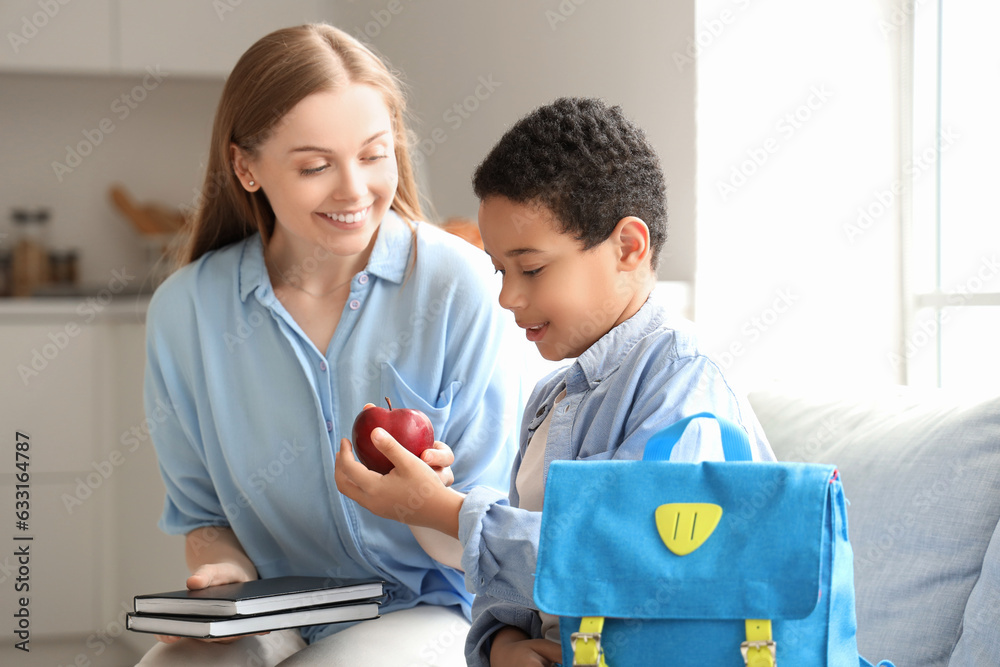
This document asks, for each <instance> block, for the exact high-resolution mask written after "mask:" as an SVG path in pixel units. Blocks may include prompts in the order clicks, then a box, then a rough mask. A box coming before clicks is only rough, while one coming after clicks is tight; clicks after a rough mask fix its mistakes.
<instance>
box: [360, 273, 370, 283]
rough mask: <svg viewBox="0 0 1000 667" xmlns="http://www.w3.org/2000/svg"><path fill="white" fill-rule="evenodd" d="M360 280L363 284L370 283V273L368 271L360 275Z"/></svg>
mask: <svg viewBox="0 0 1000 667" xmlns="http://www.w3.org/2000/svg"><path fill="white" fill-rule="evenodd" d="M358 282H359V283H361V284H362V285H367V284H368V274H367V273H362V274H361V275H360V276H358Z"/></svg>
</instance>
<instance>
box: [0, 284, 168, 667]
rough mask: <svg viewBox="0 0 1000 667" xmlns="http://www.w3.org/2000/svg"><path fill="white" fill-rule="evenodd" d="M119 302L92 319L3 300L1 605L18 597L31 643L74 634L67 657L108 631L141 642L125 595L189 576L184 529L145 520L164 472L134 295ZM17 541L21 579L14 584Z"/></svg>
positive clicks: (105, 642) (8, 606)
mask: <svg viewBox="0 0 1000 667" xmlns="http://www.w3.org/2000/svg"><path fill="white" fill-rule="evenodd" d="M127 301H128V303H125V302H122V303H114V302H113V303H112V304H110V305H109V306H108V307H106V308H105V309H104V310H103V311H102V312H101V313H100V314H99V315H98V316H97V317H94V318H91V319H90V320H87V319H86V318H81V317H80V311H79V310H78V308H77V307H78V305H79V304H78V303H77V302H75V301H73V300H65V301H63V300H53V301H51V302H49V301H45V302H42V301H38V300H34V301H32V300H26V301H23V302H21V301H19V300H4V301H3V302H0V340H2V341H3V345H2V346H0V439H2V440H3V446H2V448H0V451H3V452H7V455H5V456H3V457H0V458H2V461H3V465H2V466H0V499H2V501H0V502H2V507H3V509H4V513H5V514H4V515H5V516H6V517H7V522H6V524H5V530H4V531H2V533H0V535H2V536H3V538H4V542H5V544H6V545H7V546H5V547H4V548H3V549H2V550H0V589H2V590H3V591H4V594H3V595H0V615H2V616H3V617H4V618H7V619H8V620H9V619H12V618H16V617H15V616H14V615H15V614H16V613H17V612H18V610H19V609H20V608H21V604H20V602H21V601H20V597H22V596H23V597H26V598H27V599H28V601H29V604H28V608H29V610H30V630H31V642H32V643H31V648H32V650H35V649H36V648H38V647H43V646H45V645H46V643H51V642H52V641H55V639H58V638H63V641H65V638H66V637H76V638H77V639H76V640H73V641H71V642H69V647H70V648H71V649H72V652H71V653H70V654H69V655H68V656H67V657H66V658H65V660H66V663H65V664H69V663H71V662H72V661H73V660H74V659H76V658H75V656H76V655H77V654H83V655H85V656H86V657H87V659H89V660H94V659H96V658H97V657H98V655H99V654H100V653H103V652H104V650H105V649H106V648H108V647H109V646H110V645H111V644H112V643H113V644H115V645H116V646H115V650H117V651H120V650H122V649H124V648H125V647H126V646H129V647H135V650H136V652H140V651H141V649H142V648H143V644H148V643H149V642H150V641H151V640H149V641H147V638H146V637H144V636H138V637H136V636H134V635H132V633H127V634H126V633H124V613H125V611H126V610H127V609H128V608H129V607H130V606H131V602H132V596H134V595H136V594H137V593H140V592H149V591H152V590H169V589H171V588H179V587H181V586H183V582H184V578H185V577H186V575H187V572H186V568H185V566H184V555H183V553H184V552H183V538H180V537H175V536H167V535H163V534H162V533H160V532H159V530H158V529H157V527H156V521H157V519H158V518H159V513H160V510H161V509H162V505H163V484H162V481H161V480H160V477H159V473H158V470H157V466H156V456H155V453H154V451H153V447H152V443H151V440H150V437H149V430H148V427H149V424H148V423H147V421H146V419H145V415H144V412H143V406H142V378H143V371H144V364H145V345H144V340H145V326H144V323H143V321H142V319H143V317H142V313H143V312H144V306H145V304H144V303H142V304H140V303H137V302H135V300H134V299H128V300H127ZM17 433H21V434H27V435H28V436H29V437H28V438H27V439H23V438H22V439H21V441H23V442H28V443H29V447H28V452H27V453H28V456H29V459H28V461H29V463H28V466H27V470H28V472H29V480H28V488H27V491H28V495H29V498H27V502H28V503H29V506H28V513H29V516H28V519H27V529H26V530H21V529H20V528H19V527H18V526H17V523H16V519H17V517H16V516H15V509H16V508H15V502H16V500H15V499H16V496H15V493H16V491H17V490H18V486H17V485H18V483H19V482H20V481H21V480H18V479H17V474H18V473H20V472H21V470H20V469H18V468H16V467H15V456H14V454H13V452H14V451H15V444H14V443H15V442H16V440H17V438H16V435H17ZM21 488H22V489H23V487H21ZM14 537H31V538H32V539H31V540H30V541H29V540H22V541H18V540H14V539H13V538H14ZM21 546H27V547H28V548H29V550H30V562H29V573H28V580H27V583H28V585H29V589H28V590H26V591H18V590H17V589H16V588H15V585H16V584H17V583H18V581H17V578H18V576H20V572H19V567H20V564H19V562H18V557H17V556H16V555H15V550H16V548H18V547H21ZM147 589H148V590H147ZM6 655H7V654H6V653H4V654H2V655H0V663H3V662H4V659H2V658H3V656H6ZM94 664H96V663H94Z"/></svg>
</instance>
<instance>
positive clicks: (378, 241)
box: [239, 210, 418, 301]
mask: <svg viewBox="0 0 1000 667" xmlns="http://www.w3.org/2000/svg"><path fill="white" fill-rule="evenodd" d="M413 224H414V226H416V225H417V224H418V223H413ZM412 246H413V233H412V232H411V231H410V227H409V225H407V224H406V222H405V221H404V220H403V219H402V218H400V217H399V215H397V214H396V212H395V211H392V210H390V211H387V212H386V214H385V217H384V218H383V219H382V222H381V224H380V225H379V228H378V232H377V236H376V237H375V246H374V247H373V248H372V254H371V256H370V257H369V258H368V265H367V266H366V267H365V272H366V273H369V274H371V275H373V276H376V277H378V278H381V279H383V280H388V281H390V282H393V283H397V284H399V283H401V282H403V278H404V276H405V275H406V268H407V266H408V265H409V262H410V249H411V247H412ZM239 286H240V300H242V301H246V300H247V297H248V296H250V293H251V292H253V291H255V290H256V291H257V296H258V298H262V299H263V298H266V297H267V296H268V295H269V294H271V293H273V291H274V290H273V288H272V287H271V279H270V278H269V277H268V275H267V268H266V266H265V265H264V244H263V242H262V241H261V238H260V234H259V233H257V234H254V235H253V236H251V237H249V238H248V239H247V240H246V241H245V246H244V248H243V256H242V258H241V259H240V270H239Z"/></svg>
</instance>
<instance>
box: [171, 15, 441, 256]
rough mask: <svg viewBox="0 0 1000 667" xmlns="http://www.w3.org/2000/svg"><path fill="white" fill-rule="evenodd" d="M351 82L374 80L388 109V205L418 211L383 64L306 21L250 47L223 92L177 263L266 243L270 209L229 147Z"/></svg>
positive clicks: (396, 95) (395, 86)
mask: <svg viewBox="0 0 1000 667" xmlns="http://www.w3.org/2000/svg"><path fill="white" fill-rule="evenodd" d="M350 83H363V84H367V85H370V86H372V87H373V88H375V89H376V90H378V91H379V92H380V93H382V96H383V98H384V100H385V104H386V106H387V107H388V109H389V116H390V118H391V119H392V125H393V135H394V136H393V139H394V141H395V152H396V164H397V168H398V170H399V183H398V185H397V187H396V195H395V197H394V199H393V202H392V205H391V208H392V210H394V211H395V212H396V213H398V214H399V215H400V216H401V217H402V218H403V219H404V220H407V221H410V222H412V221H416V220H419V219H420V218H421V217H422V215H421V211H420V199H419V194H418V190H417V184H416V178H415V177H414V173H413V165H412V163H411V162H410V151H409V144H408V133H407V129H406V124H405V120H404V117H405V113H406V101H405V99H404V97H403V92H402V90H401V87H400V84H399V82H398V81H397V79H396V77H395V76H394V75H393V73H392V72H391V71H390V70H389V68H388V67H387V66H386V64H385V63H384V62H382V60H381V59H379V58H378V57H377V56H376V55H375V54H374V53H372V52H371V51H370V50H369V49H368V48H367V47H365V46H364V45H363V44H362V43H361V42H359V41H358V40H356V39H355V38H353V37H351V36H350V35H348V34H347V33H345V32H344V31H342V30H338V29H337V28H334V27H333V26H330V25H326V24H323V23H310V24H306V25H301V26H295V27H292V28H283V29H281V30H276V31H275V32H272V33H271V34H269V35H266V36H265V37H262V38H261V39H260V40H258V41H257V42H256V43H255V44H254V45H253V46H251V47H250V48H249V49H247V51H246V53H244V54H243V56H242V57H241V58H240V60H239V62H237V63H236V67H234V68H233V71H232V73H231V74H230V75H229V78H228V79H227V81H226V85H225V87H224V88H223V90H222V99H221V100H220V101H219V108H218V109H217V111H216V113H215V124H214V126H213V128H212V144H211V148H210V150H209V156H208V167H207V170H206V173H205V183H204V187H203V189H202V192H201V202H200V206H199V207H198V210H197V212H196V214H195V216H194V219H193V221H192V225H191V228H190V230H189V236H188V238H187V240H186V242H185V243H184V244H183V245H182V246H181V247H180V253H179V257H178V258H177V259H178V263H179V264H187V263H189V262H193V261H195V260H196V259H198V258H199V257H201V256H202V255H204V254H205V253H207V252H209V251H210V250H214V249H216V248H221V247H223V246H225V245H228V244H230V243H233V242H235V241H239V240H240V239H244V238H246V237H248V236H250V235H252V234H253V233H254V232H260V234H261V238H263V240H264V243H265V244H266V243H267V242H268V241H269V240H270V238H271V234H272V232H273V231H274V211H273V210H272V209H271V205H270V203H269V202H268V201H267V197H266V196H265V195H264V193H263V191H261V190H257V191H256V192H247V191H246V190H245V189H244V188H243V186H242V184H241V183H240V181H239V179H238V178H237V177H236V174H235V172H234V170H233V165H232V159H231V149H230V146H231V145H232V144H235V145H236V146H238V147H239V148H240V149H242V150H243V151H244V152H245V153H246V154H247V155H249V156H253V155H254V154H255V153H256V151H257V148H258V147H259V146H260V145H261V143H263V142H264V141H266V140H267V138H268V137H269V136H270V134H271V131H272V129H273V128H274V126H275V124H276V123H277V122H278V121H279V120H281V119H282V118H283V117H284V116H285V114H287V113H288V112H289V111H290V110H291V109H292V108H293V107H294V106H295V105H296V104H298V103H299V102H300V101H302V100H303V99H304V98H306V97H308V96H309V95H312V94H313V93H318V92H327V91H331V90H337V89H339V88H341V87H342V86H345V85H347V84H350Z"/></svg>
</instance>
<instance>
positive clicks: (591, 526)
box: [534, 461, 835, 620]
mask: <svg viewBox="0 0 1000 667" xmlns="http://www.w3.org/2000/svg"><path fill="white" fill-rule="evenodd" d="M834 472H835V468H834V466H832V465H816V464H803V463H744V462H705V463H676V462H675V463H670V462H658V461H655V462H654V461H587V462H585V461H554V462H553V463H552V464H551V466H550V467H549V472H548V479H547V482H546V487H545V503H544V512H543V515H542V526H541V538H540V544H539V553H538V567H537V572H536V577H535V591H534V592H535V602H536V604H537V605H538V608H539V609H541V610H542V611H545V612H547V613H550V614H555V615H559V616H573V617H581V616H605V617H616V618H634V619H691V620H695V619H752V618H766V619H800V618H805V617H806V616H808V615H809V614H810V613H811V612H812V610H813V609H814V608H815V606H816V603H817V600H818V598H819V596H820V587H821V579H820V577H821V569H822V568H824V567H829V563H826V564H824V563H823V559H824V556H823V555H822V543H823V537H824V533H823V531H824V520H825V519H828V517H826V512H828V511H830V510H828V509H827V507H828V496H829V494H831V493H832V491H831V489H832V486H833V485H832V484H831V483H830V482H831V480H832V479H833V476H834ZM713 507H714V508H721V514H720V511H719V509H713ZM657 514H659V515H660V516H659V519H658V518H657ZM716 520H717V523H715V525H714V526H712V525H711V524H712V523H714V522H715V521H716ZM827 530H829V528H828V529H827ZM828 537H829V536H828ZM672 549H673V550H672ZM675 552H676V553H675ZM683 552H686V553H685V554H684V555H680V554H681V553H683ZM825 558H827V559H828V558H830V554H829V553H826V555H825Z"/></svg>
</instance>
